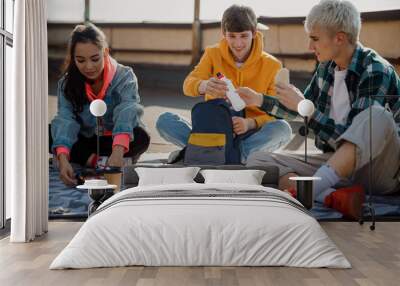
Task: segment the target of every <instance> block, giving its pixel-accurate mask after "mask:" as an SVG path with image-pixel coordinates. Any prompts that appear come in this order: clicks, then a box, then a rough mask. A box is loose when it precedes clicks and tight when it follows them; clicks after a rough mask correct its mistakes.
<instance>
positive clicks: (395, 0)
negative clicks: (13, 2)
mask: <svg viewBox="0 0 400 286" xmlns="http://www.w3.org/2000/svg"><path fill="white" fill-rule="evenodd" d="M350 1H351V2H353V3H354V4H355V5H356V7H358V9H359V10H360V11H361V12H367V11H378V10H391V9H400V1H399V0H379V1H378V0H350ZM318 2H319V0H302V1H299V0H278V1H266V0H200V18H201V19H202V20H203V21H219V20H220V19H221V17H222V13H223V11H224V10H225V9H226V8H227V7H229V6H230V5H232V4H234V3H236V4H242V5H248V6H250V7H252V8H253V9H254V10H255V12H256V14H257V15H258V16H270V17H288V16H305V15H307V13H308V12H309V10H310V9H311V7H312V6H313V5H314V4H316V3H318ZM47 3H48V19H49V21H50V22H74V23H76V22H82V21H83V19H84V16H83V13H84V6H85V1H84V0H48V2H47ZM193 7H194V0H91V1H90V19H91V20H92V21H94V22H144V21H151V22H177V23H182V22H187V23H190V22H192V20H193Z"/></svg>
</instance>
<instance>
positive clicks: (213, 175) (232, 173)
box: [200, 170, 265, 185]
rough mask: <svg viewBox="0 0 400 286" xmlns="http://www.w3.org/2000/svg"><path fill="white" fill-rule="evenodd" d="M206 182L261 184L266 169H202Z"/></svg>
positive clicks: (201, 172)
mask: <svg viewBox="0 0 400 286" xmlns="http://www.w3.org/2000/svg"><path fill="white" fill-rule="evenodd" d="M200 174H201V175H202V176H203V177H204V183H205V184H212V183H223V184H246V185H261V183H262V179H263V177H264V175H265V171H261V170H202V171H200Z"/></svg>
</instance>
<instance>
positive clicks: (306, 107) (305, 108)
mask: <svg viewBox="0 0 400 286" xmlns="http://www.w3.org/2000/svg"><path fill="white" fill-rule="evenodd" d="M297 111H298V112H299V114H300V115H301V116H303V117H310V116H312V115H313V113H314V111H315V107H314V103H313V102H312V101H311V100H308V99H303V100H302V101H300V102H299V104H298V105H297Z"/></svg>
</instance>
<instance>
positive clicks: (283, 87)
mask: <svg viewBox="0 0 400 286" xmlns="http://www.w3.org/2000/svg"><path fill="white" fill-rule="evenodd" d="M275 87H276V97H277V99H278V100H279V102H280V103H281V104H283V105H284V106H285V107H287V108H288V109H290V110H293V111H296V112H297V105H298V104H299V102H300V101H302V100H303V99H304V95H303V93H302V92H301V91H300V90H299V89H298V88H297V87H295V86H294V85H291V84H289V85H287V84H284V83H277V84H276V85H275Z"/></svg>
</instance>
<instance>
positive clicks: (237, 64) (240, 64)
mask: <svg viewBox="0 0 400 286" xmlns="http://www.w3.org/2000/svg"><path fill="white" fill-rule="evenodd" d="M235 64H236V67H237V68H241V67H242V65H243V64H244V63H240V62H235Z"/></svg>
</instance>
